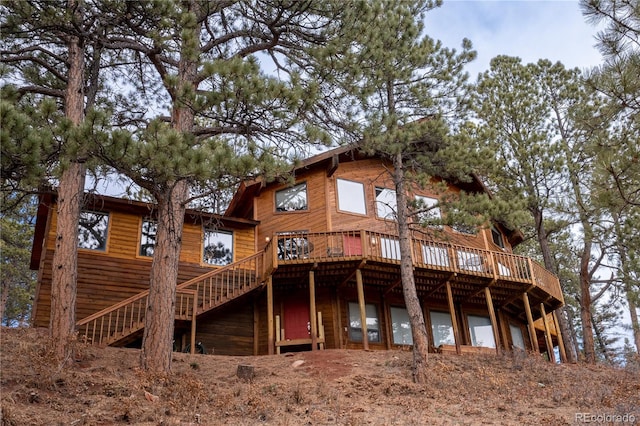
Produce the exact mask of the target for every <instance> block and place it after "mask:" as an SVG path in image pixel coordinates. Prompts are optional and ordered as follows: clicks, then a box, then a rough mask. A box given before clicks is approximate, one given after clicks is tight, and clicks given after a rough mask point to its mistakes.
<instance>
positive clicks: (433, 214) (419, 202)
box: [416, 195, 442, 226]
mask: <svg viewBox="0 0 640 426" xmlns="http://www.w3.org/2000/svg"><path fill="white" fill-rule="evenodd" d="M437 204H438V200H436V199H435V198H430V197H425V196H422V195H416V208H417V210H418V211H420V213H418V215H417V216H416V221H418V222H421V223H425V224H428V225H431V226H434V225H435V226H439V224H440V218H441V217H442V216H441V214H440V207H435V206H436V205H437Z"/></svg>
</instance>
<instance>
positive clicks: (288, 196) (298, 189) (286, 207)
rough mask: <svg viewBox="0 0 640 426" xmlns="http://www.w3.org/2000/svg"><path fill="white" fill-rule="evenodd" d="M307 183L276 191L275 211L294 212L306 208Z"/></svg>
mask: <svg viewBox="0 0 640 426" xmlns="http://www.w3.org/2000/svg"><path fill="white" fill-rule="evenodd" d="M308 205H309V204H308V201H307V183H306V182H304V183H300V184H298V185H294V186H292V187H290V188H285V189H281V190H280V191H276V211H278V212H295V211H300V210H307V209H308Z"/></svg>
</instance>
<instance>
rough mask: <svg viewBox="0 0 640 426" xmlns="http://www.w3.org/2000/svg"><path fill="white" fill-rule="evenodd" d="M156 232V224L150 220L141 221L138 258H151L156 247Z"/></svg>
mask: <svg viewBox="0 0 640 426" xmlns="http://www.w3.org/2000/svg"><path fill="white" fill-rule="evenodd" d="M157 232H158V222H156V221H155V220H151V219H144V220H143V221H142V228H141V230H140V251H139V253H140V256H149V257H150V256H153V250H154V249H155V247H156V233H157Z"/></svg>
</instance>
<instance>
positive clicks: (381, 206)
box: [376, 187, 397, 220]
mask: <svg viewBox="0 0 640 426" xmlns="http://www.w3.org/2000/svg"><path fill="white" fill-rule="evenodd" d="M396 206H397V204H396V191H394V190H393V189H388V188H377V187H376V213H377V215H378V217H379V218H381V219H388V220H396Z"/></svg>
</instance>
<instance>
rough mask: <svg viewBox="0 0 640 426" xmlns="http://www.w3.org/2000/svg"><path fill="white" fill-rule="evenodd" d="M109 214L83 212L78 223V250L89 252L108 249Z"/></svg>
mask: <svg viewBox="0 0 640 426" xmlns="http://www.w3.org/2000/svg"><path fill="white" fill-rule="evenodd" d="M108 230H109V214H108V213H100V212H90V211H82V212H80V220H79V221H78V248H83V249H89V250H101V251H105V250H106V249H107V234H108Z"/></svg>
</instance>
